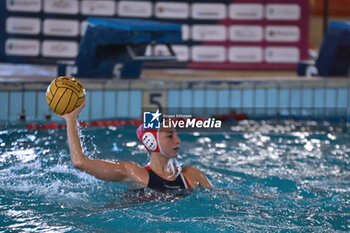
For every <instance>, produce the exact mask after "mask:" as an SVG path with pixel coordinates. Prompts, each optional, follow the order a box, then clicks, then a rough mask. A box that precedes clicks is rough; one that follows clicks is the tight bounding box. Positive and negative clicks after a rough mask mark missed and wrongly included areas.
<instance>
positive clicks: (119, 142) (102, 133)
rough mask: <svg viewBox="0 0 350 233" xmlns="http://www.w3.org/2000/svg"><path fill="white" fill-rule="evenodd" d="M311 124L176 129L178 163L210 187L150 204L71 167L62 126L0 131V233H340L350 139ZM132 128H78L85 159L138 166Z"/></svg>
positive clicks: (347, 194) (345, 216)
mask: <svg viewBox="0 0 350 233" xmlns="http://www.w3.org/2000/svg"><path fill="white" fill-rule="evenodd" d="M318 124H319V125H320V124H321V123H315V122H312V123H311V125H312V126H313V129H312V130H309V132H305V131H304V132H302V131H300V129H302V128H299V129H298V128H294V125H295V124H294V123H293V122H287V123H284V124H281V125H276V123H273V122H264V121H260V122H253V121H242V122H241V123H239V125H238V126H236V127H234V128H233V131H232V132H231V133H229V132H226V133H210V134H209V133H185V132H183V133H179V135H180V138H181V140H182V145H181V149H180V154H181V156H180V158H179V160H180V161H181V162H182V163H183V164H184V165H194V166H196V167H198V168H199V169H201V170H202V171H203V172H204V173H206V174H207V176H208V177H209V179H210V180H211V182H212V183H213V185H214V187H215V188H214V190H206V189H195V190H194V191H193V193H191V194H189V195H187V196H185V197H184V198H180V199H177V200H174V199H171V198H165V199H164V198H159V199H156V200H153V201H150V202H144V201H142V197H141V198H140V197H138V196H137V195H135V194H130V193H129V192H128V191H127V189H128V188H129V187H130V186H131V185H130V184H128V183H113V182H105V181H100V180H97V179H95V178H94V177H92V176H89V175H87V174H85V173H83V172H81V171H79V170H77V169H75V168H74V167H73V166H72V164H71V161H70V157H69V154H68V146H67V144H66V132H65V131H64V130H40V131H34V130H25V129H23V127H21V126H9V127H5V128H4V127H3V128H1V129H0V231H15V232H16V231H26V232H30V231H32V232H46V231H53V232H124V231H128V232H141V231H142V232H157V231H158V232H164V231H169V232H180V231H181V232H247V231H269V232H273V231H282V230H285V231H287V232H290V231H296V232H300V231H306V232H312V231H316V232H329V231H348V230H350V214H349V213H350V169H349V162H350V157H349V155H350V140H349V139H350V137H349V136H350V135H349V133H348V132H334V131H333V130H332V126H327V127H322V128H319V127H318ZM322 126H324V124H322ZM135 130H136V127H133V126H123V127H118V128H116V127H109V128H84V129H82V135H83V141H84V144H85V149H86V151H88V152H87V154H88V156H90V157H94V158H103V159H109V160H133V161H136V162H139V163H140V164H142V165H144V164H145V163H146V162H147V155H146V151H145V150H144V149H143V148H142V147H141V146H140V144H139V142H138V141H137V138H136V135H135ZM148 194H149V195H152V193H151V191H148Z"/></svg>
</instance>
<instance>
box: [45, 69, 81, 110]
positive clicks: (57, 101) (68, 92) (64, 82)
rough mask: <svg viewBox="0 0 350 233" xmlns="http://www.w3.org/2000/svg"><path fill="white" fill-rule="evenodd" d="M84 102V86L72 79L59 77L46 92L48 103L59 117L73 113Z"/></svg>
mask: <svg viewBox="0 0 350 233" xmlns="http://www.w3.org/2000/svg"><path fill="white" fill-rule="evenodd" d="M84 100H85V89H84V86H83V85H82V84H81V83H80V82H79V81H78V80H77V79H75V78H72V77H66V76H62V77H58V78H57V79H55V80H53V81H52V82H51V84H50V85H49V86H48V88H47V91H46V102H47V104H48V105H49V106H50V108H51V109H52V111H54V112H55V113H56V114H58V115H64V114H66V113H70V112H72V111H73V110H74V109H76V108H77V107H79V106H80V105H81V104H82V103H83V102H84Z"/></svg>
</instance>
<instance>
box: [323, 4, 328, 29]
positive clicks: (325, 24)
mask: <svg viewBox="0 0 350 233" xmlns="http://www.w3.org/2000/svg"><path fill="white" fill-rule="evenodd" d="M327 29H328V0H323V36H325V35H326V33H327Z"/></svg>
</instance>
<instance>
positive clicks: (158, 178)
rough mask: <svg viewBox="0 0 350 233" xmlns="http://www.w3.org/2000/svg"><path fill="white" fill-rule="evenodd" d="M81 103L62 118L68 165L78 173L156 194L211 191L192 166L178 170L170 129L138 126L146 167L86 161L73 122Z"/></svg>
mask: <svg viewBox="0 0 350 233" xmlns="http://www.w3.org/2000/svg"><path fill="white" fill-rule="evenodd" d="M84 106H85V102H84V103H83V104H82V105H81V106H80V107H78V108H77V109H75V110H74V111H73V112H71V113H68V114H65V115H63V116H62V117H63V118H64V119H65V120H66V123H67V135H68V144H69V149H70V155H71V158H72V162H73V164H74V166H75V167H77V168H78V169H80V170H82V171H84V172H86V173H88V174H90V175H93V176H95V177H96V178H98V179H101V180H106V181H134V182H136V183H138V184H139V185H141V187H149V188H151V189H154V190H158V191H169V190H178V189H190V188H193V187H196V186H203V187H207V188H212V185H211V183H210V182H209V180H208V179H207V177H206V176H205V175H204V174H203V173H202V172H201V171H200V170H198V169H197V168H195V167H192V166H185V167H181V166H180V165H179V163H178V162H177V160H176V157H177V155H178V150H179V146H180V143H181V141H180V138H179V137H178V135H177V133H176V131H175V130H174V129H173V128H161V129H159V130H153V131H152V130H146V129H143V127H142V125H141V126H140V127H139V128H138V129H137V136H138V138H139V139H140V141H141V143H142V144H143V145H144V146H145V147H146V149H147V150H148V151H149V154H150V162H149V164H148V165H147V166H146V167H141V166H140V165H139V164H137V163H135V162H132V161H127V162H124V161H123V162H111V161H106V160H101V159H90V158H87V157H86V156H85V154H84V152H83V150H82V145H81V144H82V143H81V141H80V138H79V135H78V126H77V118H78V116H79V114H80V112H81V110H82V109H83V107H84Z"/></svg>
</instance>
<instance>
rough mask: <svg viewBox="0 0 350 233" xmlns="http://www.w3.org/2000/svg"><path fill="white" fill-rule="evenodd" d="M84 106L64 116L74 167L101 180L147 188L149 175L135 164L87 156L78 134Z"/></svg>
mask: <svg viewBox="0 0 350 233" xmlns="http://www.w3.org/2000/svg"><path fill="white" fill-rule="evenodd" d="M84 105H85V102H84V103H83V104H82V105H81V106H80V107H78V108H77V109H75V110H74V111H73V112H71V113H69V114H66V115H64V116H63V118H64V119H65V120H66V123H67V136H68V145H69V150H70V155H71V159H72V163H73V165H74V166H75V167H77V168H78V169H80V170H82V171H84V172H86V173H88V174H90V175H93V176H95V177H96V178H99V179H101V180H107V181H128V180H132V181H135V182H138V183H143V184H144V185H145V186H146V182H147V181H145V177H147V174H148V173H147V171H146V170H145V169H143V168H142V167H140V166H139V165H138V164H136V163H134V162H111V161H106V160H101V159H90V158H87V157H86V156H85V154H84V152H83V149H82V146H81V141H80V138H79V134H78V122H77V118H78V116H79V114H80V112H81V110H82V109H83V107H84Z"/></svg>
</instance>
